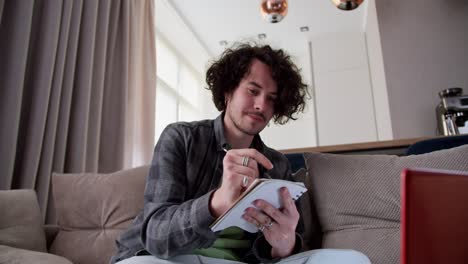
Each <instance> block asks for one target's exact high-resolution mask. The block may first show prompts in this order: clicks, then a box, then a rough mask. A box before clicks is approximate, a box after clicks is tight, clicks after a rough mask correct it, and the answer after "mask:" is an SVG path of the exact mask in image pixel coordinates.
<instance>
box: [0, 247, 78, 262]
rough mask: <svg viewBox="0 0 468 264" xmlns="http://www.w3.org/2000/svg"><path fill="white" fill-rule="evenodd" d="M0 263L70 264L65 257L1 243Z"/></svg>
mask: <svg viewBox="0 0 468 264" xmlns="http://www.w3.org/2000/svg"><path fill="white" fill-rule="evenodd" d="M0 263H2V264H23V263H34V264H72V263H71V262H70V261H69V260H67V259H66V258H63V257H60V256H57V255H53V254H48V253H44V252H37V251H32V250H26V249H20V248H14V247H9V246H2V245H0Z"/></svg>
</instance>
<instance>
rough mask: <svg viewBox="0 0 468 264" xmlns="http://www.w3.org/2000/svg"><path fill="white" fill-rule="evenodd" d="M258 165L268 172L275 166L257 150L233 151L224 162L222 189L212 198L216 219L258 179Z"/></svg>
mask: <svg viewBox="0 0 468 264" xmlns="http://www.w3.org/2000/svg"><path fill="white" fill-rule="evenodd" d="M258 164H261V165H262V166H263V167H265V168H266V169H267V170H270V169H272V168H273V164H272V163H271V162H270V161H269V160H268V159H267V158H266V157H265V156H264V155H263V154H261V153H260V152H258V151H257V150H255V149H232V150H229V151H228V152H227V153H226V156H225V157H224V160H223V180H222V183H221V187H220V188H219V189H217V190H216V191H215V192H214V193H213V195H212V196H211V201H210V209H211V213H212V214H213V216H214V217H219V216H220V215H221V214H223V213H224V212H225V211H226V210H227V209H229V207H231V206H232V204H233V203H234V201H236V199H237V198H239V196H240V195H241V194H242V192H244V191H245V189H246V188H247V187H248V186H249V185H250V184H251V183H252V182H253V181H254V180H255V179H256V178H258V176H259V175H258V174H259V173H258Z"/></svg>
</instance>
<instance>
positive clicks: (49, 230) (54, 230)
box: [44, 225, 60, 251]
mask: <svg viewBox="0 0 468 264" xmlns="http://www.w3.org/2000/svg"><path fill="white" fill-rule="evenodd" d="M59 230H60V227H59V226H58V225H45V226H44V231H45V235H46V243H47V251H49V248H50V245H51V244H52V242H53V241H54V239H55V237H56V236H57V234H58V232H59Z"/></svg>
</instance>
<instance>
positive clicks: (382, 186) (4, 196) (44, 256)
mask: <svg viewBox="0 0 468 264" xmlns="http://www.w3.org/2000/svg"><path fill="white" fill-rule="evenodd" d="M304 160H305V165H306V166H307V169H306V170H301V171H299V172H298V173H296V174H295V177H296V180H298V181H303V182H305V183H306V185H307V187H308V189H309V191H308V193H306V194H307V195H305V196H303V197H302V198H301V203H300V209H301V210H300V211H301V212H302V217H303V219H304V222H305V223H306V224H305V225H304V227H305V233H304V238H305V242H306V246H307V247H308V248H309V249H310V248H316V247H325V248H351V249H355V250H358V251H361V252H363V253H364V254H366V255H367V256H368V257H369V258H370V259H371V261H372V263H377V264H387V263H388V264H390V263H398V262H399V245H400V192H399V186H400V172H401V170H402V169H403V168H406V167H427V168H439V169H452V170H462V171H468V145H465V146H461V147H456V148H452V149H448V150H441V151H435V152H432V153H429V154H422V155H414V156H406V157H398V156H393V155H336V154H322V153H305V154H304ZM148 169H149V167H148V166H143V167H139V168H134V169H130V170H123V171H119V172H115V173H111V174H54V175H53V177H52V193H53V201H54V204H55V207H56V212H57V218H58V226H57V227H56V228H55V229H53V228H52V229H51V228H50V227H44V226H43V225H42V224H41V223H42V218H41V215H40V212H39V207H38V204H37V200H36V198H35V194H34V191H31V190H13V191H0V211H1V212H2V217H1V218H0V219H1V220H0V263H70V262H72V263H75V264H95V263H96V264H98V263H99V264H102V263H107V262H108V261H109V259H110V256H111V255H112V254H113V253H114V250H115V240H116V238H117V237H118V236H119V234H121V232H122V231H123V230H125V229H126V228H127V227H128V226H129V225H130V223H131V221H132V220H133V219H134V217H135V216H136V215H137V213H138V212H139V211H140V210H141V208H142V206H143V191H144V183H145V178H146V175H147V172H148ZM54 230H55V232H54ZM46 237H47V239H46ZM317 240H319V241H317ZM46 241H47V242H46Z"/></svg>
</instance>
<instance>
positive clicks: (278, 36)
mask: <svg viewBox="0 0 468 264" xmlns="http://www.w3.org/2000/svg"><path fill="white" fill-rule="evenodd" d="M155 1H156V10H155V13H156V16H155V17H156V28H157V30H158V31H159V32H160V33H163V35H165V37H167V38H169V39H171V42H175V43H178V44H176V45H178V46H181V47H180V49H182V50H183V51H184V52H190V50H196V47H195V46H197V45H198V44H194V41H190V40H189V38H188V36H187V35H188V34H192V39H193V38H194V39H196V40H197V42H200V44H199V46H200V47H201V48H202V49H203V50H205V52H206V54H205V56H204V57H206V56H208V57H213V56H217V55H218V54H220V53H221V52H222V51H223V50H224V48H225V47H224V46H222V45H220V41H227V42H228V44H230V43H233V42H235V41H241V40H256V41H259V40H258V34H266V39H264V40H263V42H266V43H268V44H271V45H273V46H279V47H288V48H289V49H294V46H295V44H297V43H304V41H308V40H310V39H312V38H313V37H316V36H320V35H321V34H326V33H331V32H334V33H336V32H356V31H359V32H363V31H364V25H365V20H366V15H365V14H366V13H367V1H364V3H363V4H362V5H361V6H360V7H359V8H357V9H355V10H353V11H342V10H339V9H338V8H336V7H335V6H334V5H333V4H332V2H331V1H330V0H289V1H288V6H289V8H288V9H289V10H288V14H287V15H286V17H285V18H284V19H283V20H282V21H281V22H279V23H275V24H272V23H268V22H266V21H265V20H263V19H262V17H261V14H260V2H261V1H260V0H155ZM169 13H170V14H169ZM169 15H170V16H171V18H168V17H169ZM177 19H178V20H180V21H181V24H182V25H184V26H185V28H186V30H185V32H183V31H178V30H176V29H175V27H174V25H175V24H176V21H175V20H177ZM303 26H307V27H308V28H309V31H308V32H301V31H300V28H301V27H303ZM175 39H177V40H175ZM198 53H200V52H198ZM198 53H197V54H192V55H189V56H195V57H197V56H201V54H198ZM293 53H294V52H293ZM199 59H200V60H203V58H199ZM205 59H206V58H205Z"/></svg>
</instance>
